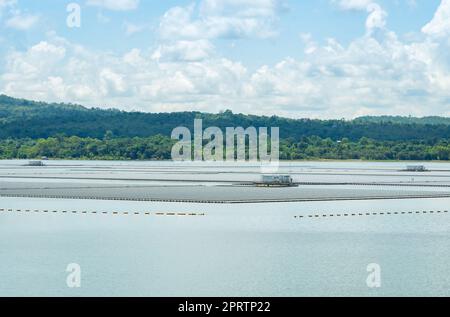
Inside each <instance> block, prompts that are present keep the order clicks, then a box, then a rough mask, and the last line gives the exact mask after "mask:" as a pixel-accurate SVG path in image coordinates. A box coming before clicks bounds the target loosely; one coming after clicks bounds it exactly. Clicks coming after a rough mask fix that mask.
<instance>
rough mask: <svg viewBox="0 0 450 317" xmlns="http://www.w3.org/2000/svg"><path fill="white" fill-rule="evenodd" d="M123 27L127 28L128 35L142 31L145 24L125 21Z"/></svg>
mask: <svg viewBox="0 0 450 317" xmlns="http://www.w3.org/2000/svg"><path fill="white" fill-rule="evenodd" d="M123 27H124V29H125V34H126V35H127V36H131V35H133V34H136V33H139V32H142V31H143V30H144V29H145V26H143V25H137V24H134V23H130V22H125V23H124V24H123Z"/></svg>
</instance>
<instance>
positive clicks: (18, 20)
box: [5, 13, 39, 31]
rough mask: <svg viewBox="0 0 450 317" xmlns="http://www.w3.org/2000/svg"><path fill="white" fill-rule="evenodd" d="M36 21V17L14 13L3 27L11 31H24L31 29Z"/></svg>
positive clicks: (37, 17)
mask: <svg viewBox="0 0 450 317" xmlns="http://www.w3.org/2000/svg"><path fill="white" fill-rule="evenodd" d="M38 21H39V16H38V15H34V14H22V13H16V14H14V15H13V16H12V17H11V18H9V19H8V20H6V22H5V25H6V26H7V27H9V28H12V29H17V30H23V31H25V30H29V29H30V28H32V27H33V26H34V25H35V24H36V23H37V22H38Z"/></svg>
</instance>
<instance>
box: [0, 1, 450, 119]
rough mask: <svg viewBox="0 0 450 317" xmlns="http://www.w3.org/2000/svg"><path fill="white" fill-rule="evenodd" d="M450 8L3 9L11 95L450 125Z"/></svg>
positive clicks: (178, 5)
mask: <svg viewBox="0 0 450 317" xmlns="http://www.w3.org/2000/svg"><path fill="white" fill-rule="evenodd" d="M449 48H450V0H375V1H373V0H198V1H194V0H191V1H185V0H165V1H153V0H79V1H64V0H40V1H35V0H0V93H3V94H7V95H10V96H14V97H20V98H27V99H33V100H40V101H48V102H68V103H77V104H82V105H85V106H88V107H100V108H111V107H114V108H120V109H123V110H128V111H146V112H170V111H204V112H214V113H216V112H219V111H223V110H226V109H231V110H232V111H233V112H236V113H247V114H257V115H278V116H286V117H292V118H305V117H309V118H322V119H325V118H347V119H351V118H355V117H359V116H364V115H404V116H408V115H412V116H430V115H442V116H450V50H449Z"/></svg>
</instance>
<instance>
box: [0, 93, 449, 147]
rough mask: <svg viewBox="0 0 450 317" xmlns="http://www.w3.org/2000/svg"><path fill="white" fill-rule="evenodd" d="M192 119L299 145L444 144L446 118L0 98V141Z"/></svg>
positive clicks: (145, 129) (157, 129)
mask: <svg viewBox="0 0 450 317" xmlns="http://www.w3.org/2000/svg"><path fill="white" fill-rule="evenodd" d="M195 118H202V119H203V120H204V121H203V122H204V126H205V127H206V126H218V127H220V128H222V129H224V128H225V127H237V126H242V127H249V126H255V127H280V136H281V138H283V139H291V140H293V141H299V140H301V139H302V137H305V136H318V137H320V138H322V139H326V138H330V139H332V140H341V139H344V138H347V139H349V140H350V141H358V140H360V139H361V138H363V137H365V138H369V139H373V140H380V141H413V140H422V141H432V142H436V141H437V140H441V139H450V118H440V117H430V118H421V119H419V118H408V117H364V118H359V119H356V120H352V121H346V120H309V119H299V120H294V119H287V118H280V117H276V116H273V117H264V116H252V115H243V114H234V113H232V112H231V111H225V112H222V113H219V114H208V113H199V112H179V113H142V112H124V111H119V110H115V109H110V110H103V109H98V108H90V109H88V108H85V107H82V106H79V105H73V104H53V103H52V104H49V103H43V102H34V101H29V100H23V99H15V98H11V97H8V96H5V95H0V127H1V129H0V139H7V138H13V139H21V138H31V139H37V138H48V137H51V136H56V135H66V136H78V137H91V138H97V139H102V138H103V137H104V136H105V134H106V133H107V132H108V131H111V132H112V135H113V136H115V137H149V136H154V135H158V134H161V135H163V136H170V133H171V131H172V130H173V129H174V128H175V127H177V126H186V127H188V128H191V129H192V125H193V121H194V119H195Z"/></svg>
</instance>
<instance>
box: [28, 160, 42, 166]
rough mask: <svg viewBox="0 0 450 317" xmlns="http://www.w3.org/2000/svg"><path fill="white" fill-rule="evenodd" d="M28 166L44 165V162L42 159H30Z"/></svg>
mask: <svg viewBox="0 0 450 317" xmlns="http://www.w3.org/2000/svg"><path fill="white" fill-rule="evenodd" d="M28 166H44V163H42V161H29V162H28Z"/></svg>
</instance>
